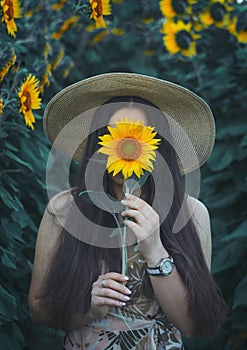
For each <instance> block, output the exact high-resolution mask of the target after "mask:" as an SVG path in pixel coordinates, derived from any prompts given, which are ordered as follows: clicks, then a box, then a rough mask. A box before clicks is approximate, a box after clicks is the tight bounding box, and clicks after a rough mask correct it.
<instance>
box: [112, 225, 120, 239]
mask: <svg viewBox="0 0 247 350" xmlns="http://www.w3.org/2000/svg"><path fill="white" fill-rule="evenodd" d="M122 227H123V226H122ZM121 233H122V229H121V228H118V227H116V228H115V229H114V230H113V231H112V233H111V234H110V235H109V237H110V238H113V237H116V236H118V235H121Z"/></svg>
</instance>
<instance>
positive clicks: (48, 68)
mask: <svg viewBox="0 0 247 350" xmlns="http://www.w3.org/2000/svg"><path fill="white" fill-rule="evenodd" d="M51 70H52V65H51V63H48V64H47V66H46V70H45V74H44V76H43V79H42V81H41V83H40V88H39V91H40V93H41V94H42V95H43V94H44V91H45V86H49V85H50V77H51V75H52V73H51Z"/></svg>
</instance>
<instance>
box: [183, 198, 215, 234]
mask: <svg viewBox="0 0 247 350" xmlns="http://www.w3.org/2000/svg"><path fill="white" fill-rule="evenodd" d="M187 204H188V207H189V210H190V213H191V215H192V217H193V218H194V221H196V222H197V224H198V225H199V226H201V227H202V228H205V226H204V225H205V224H206V225H208V224H209V223H210V218H209V212H208V209H207V207H206V206H205V204H204V203H202V202H201V201H200V200H199V199H197V198H194V197H192V196H190V195H188V196H187Z"/></svg>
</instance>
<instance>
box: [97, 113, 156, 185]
mask: <svg viewBox="0 0 247 350" xmlns="http://www.w3.org/2000/svg"><path fill="white" fill-rule="evenodd" d="M108 130H109V132H110V134H105V135H103V136H99V139H100V140H101V141H99V144H100V145H102V146H103V147H101V148H100V149H99V150H98V152H100V153H103V154H106V155H108V159H107V164H106V169H107V170H108V172H109V173H111V172H113V176H115V175H117V174H118V173H119V172H120V171H122V173H123V176H124V178H125V179H127V178H129V177H130V176H131V175H132V174H133V173H135V174H136V176H138V177H140V176H141V175H143V174H144V172H143V170H147V171H152V169H153V164H152V162H151V161H152V160H153V161H154V160H155V159H156V153H155V151H154V150H155V149H157V148H158V144H159V142H160V141H161V140H160V139H155V138H154V137H155V135H156V134H157V132H154V128H153V127H151V126H144V125H143V123H141V122H140V121H137V122H135V123H134V122H133V121H132V119H128V118H125V119H121V120H120V121H119V122H116V127H111V126H108Z"/></svg>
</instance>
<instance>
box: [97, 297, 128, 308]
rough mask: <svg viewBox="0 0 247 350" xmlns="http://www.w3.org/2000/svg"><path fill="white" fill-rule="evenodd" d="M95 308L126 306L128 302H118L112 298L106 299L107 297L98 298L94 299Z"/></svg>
mask: <svg viewBox="0 0 247 350" xmlns="http://www.w3.org/2000/svg"><path fill="white" fill-rule="evenodd" d="M93 305H94V306H105V305H107V306H125V305H126V302H124V301H120V300H116V299H110V298H105V297H96V298H94V302H93Z"/></svg>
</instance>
